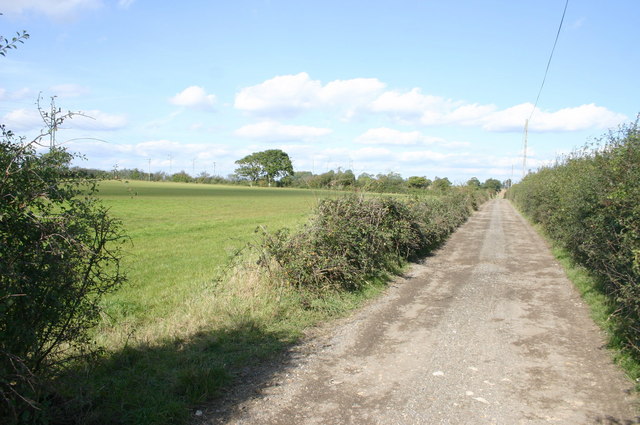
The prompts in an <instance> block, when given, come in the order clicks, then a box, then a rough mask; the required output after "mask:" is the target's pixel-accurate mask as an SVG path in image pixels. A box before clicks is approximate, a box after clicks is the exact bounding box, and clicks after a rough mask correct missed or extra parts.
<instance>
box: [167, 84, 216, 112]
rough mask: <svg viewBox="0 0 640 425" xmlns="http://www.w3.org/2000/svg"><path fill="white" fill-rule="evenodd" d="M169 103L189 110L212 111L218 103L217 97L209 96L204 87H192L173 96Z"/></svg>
mask: <svg viewBox="0 0 640 425" xmlns="http://www.w3.org/2000/svg"><path fill="white" fill-rule="evenodd" d="M169 101H170V102H171V103H172V104H174V105H178V106H186V107H188V108H200V109H210V108H212V107H213V105H214V104H215V102H216V96H215V95H213V94H207V92H206V91H205V90H204V89H203V88H202V87H199V86H190V87H187V88H186V89H184V90H182V91H181V92H180V93H178V94H176V95H175V96H173V97H172V98H171V99H169Z"/></svg>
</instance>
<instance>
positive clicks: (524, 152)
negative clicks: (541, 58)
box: [522, 0, 569, 178]
mask: <svg viewBox="0 0 640 425" xmlns="http://www.w3.org/2000/svg"><path fill="white" fill-rule="evenodd" d="M568 6H569V0H566V2H565V3H564V10H563V11H562V18H561V19H560V25H558V32H556V39H555V41H554V42H553V48H552V49H551V54H550V55H549V60H548V61H547V68H546V69H545V70H544V77H543V78H542V84H540V90H538V95H537V96H536V102H535V103H534V104H533V109H531V114H529V118H527V119H526V121H525V123H524V147H523V149H522V177H523V178H524V176H525V175H526V174H527V142H528V137H529V121H531V117H533V114H534V112H535V111H536V108H537V107H538V101H539V100H540V94H542V89H543V88H544V83H545V82H546V81H547V74H549V67H550V66H551V59H553V53H554V52H555V51H556V45H557V44H558V39H559V38H560V31H561V30H562V24H563V23H564V17H565V15H566V14H567V7H568Z"/></svg>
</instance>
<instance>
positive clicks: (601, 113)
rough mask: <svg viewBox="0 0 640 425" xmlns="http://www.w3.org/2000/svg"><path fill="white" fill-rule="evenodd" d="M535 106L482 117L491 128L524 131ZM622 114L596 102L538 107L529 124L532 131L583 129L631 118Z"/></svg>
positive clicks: (610, 125)
mask: <svg viewBox="0 0 640 425" xmlns="http://www.w3.org/2000/svg"><path fill="white" fill-rule="evenodd" d="M532 108H533V105H532V104H530V103H523V104H520V105H516V106H512V107H510V108H507V109H504V110H502V111H496V112H494V113H491V114H488V115H487V116H486V117H484V118H482V122H483V124H482V127H483V128H484V129H485V130H488V131H523V129H524V124H525V121H526V120H527V119H528V118H529V116H530V115H531V110H532ZM627 120H628V118H627V116H626V115H623V114H618V113H615V112H612V111H610V110H608V109H607V108H604V107H602V106H596V105H595V104H593V103H591V104H587V105H581V106H577V107H572V108H564V109H560V110H558V111H555V112H546V111H541V110H540V109H536V111H535V112H534V114H533V116H532V118H531V121H530V123H529V131H532V132H546V131H579V130H586V129H590V128H598V129H604V128H611V127H615V126H617V125H619V124H620V123H622V122H624V121H627Z"/></svg>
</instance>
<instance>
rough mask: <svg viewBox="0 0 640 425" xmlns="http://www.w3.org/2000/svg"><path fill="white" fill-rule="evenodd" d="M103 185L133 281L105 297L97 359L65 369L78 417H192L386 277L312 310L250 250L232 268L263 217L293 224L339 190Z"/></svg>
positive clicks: (157, 420) (136, 420) (140, 420)
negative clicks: (268, 277)
mask: <svg viewBox="0 0 640 425" xmlns="http://www.w3.org/2000/svg"><path fill="white" fill-rule="evenodd" d="M99 195H100V197H101V198H102V199H103V201H104V203H105V204H106V205H107V206H108V207H109V208H110V210H111V213H112V215H113V216H114V217H117V218H120V219H121V220H122V222H123V225H124V227H125V229H126V231H127V234H128V235H129V237H130V238H131V240H130V242H128V243H127V244H126V245H125V247H126V251H125V257H124V259H123V268H124V270H125V271H126V273H127V275H128V277H129V283H127V284H126V285H125V286H123V287H122V288H120V289H119V290H118V291H117V292H115V293H113V294H109V295H108V296H107V297H106V298H105V300H104V306H105V314H104V316H103V321H102V323H101V324H100V325H99V326H98V328H97V329H96V330H95V333H94V339H95V340H96V342H97V344H98V345H99V346H101V347H104V352H103V354H102V355H101V357H100V358H99V360H98V361H97V362H96V363H94V364H93V366H91V367H89V366H88V365H85V364H82V365H78V367H77V368H75V369H73V370H71V371H70V372H69V373H68V374H67V375H66V376H65V377H64V378H63V382H66V389H67V390H66V391H67V394H66V395H67V397H69V398H70V399H72V400H73V403H74V405H73V406H71V407H70V409H71V410H72V412H73V413H72V414H73V415H74V416H75V417H76V418H77V420H78V421H79V423H82V422H84V423H123V424H124V423H128V424H175V423H183V422H184V421H185V420H187V418H188V417H189V415H191V414H192V413H193V408H194V407H195V406H198V405H199V403H203V402H205V401H208V400H211V399H212V398H214V397H215V396H216V394H218V393H219V391H220V390H221V388H223V387H224V385H225V384H226V383H227V382H229V380H231V379H233V377H234V375H235V372H236V371H237V370H239V369H241V368H243V367H245V366H247V365H249V364H254V363H255V362H256V361H259V360H260V359H264V358H266V357H269V356H270V355H272V354H273V353H275V352H278V351H279V350H281V349H282V348H283V347H284V346H286V345H287V344H290V343H292V342H293V341H295V340H296V339H297V338H298V337H299V336H300V335H301V333H302V332H303V330H304V329H305V328H306V327H308V326H309V325H311V324H313V323H317V322H318V321H320V320H324V319H326V318H328V317H333V316H336V315H340V314H343V313H344V312H347V311H348V310H350V309H352V308H353V307H354V306H356V305H358V304H359V303H361V302H362V300H364V299H366V298H368V297H370V296H372V295H374V294H375V293H377V292H379V291H380V290H381V288H382V287H383V285H382V284H372V285H371V286H370V287H368V288H365V289H364V290H363V291H360V292H357V293H344V294H335V295H334V296H331V297H326V298H320V299H313V300H312V303H313V305H312V306H311V308H310V306H309V300H308V299H303V298H304V297H305V295H304V293H302V292H301V291H295V290H293V289H292V288H289V287H286V286H282V287H277V286H276V287H274V286H273V283H272V282H266V281H265V280H264V276H262V275H260V274H259V273H257V272H252V270H251V263H246V261H248V260H250V258H251V255H250V254H249V253H247V252H243V253H242V255H241V256H240V257H239V258H242V259H243V261H245V263H244V264H243V265H242V267H240V268H231V267H229V265H230V261H231V259H232V258H233V257H234V255H235V253H237V252H238V251H239V250H242V249H243V247H245V246H246V245H247V244H248V243H250V242H251V241H252V240H255V238H256V237H257V235H256V233H255V229H256V228H257V227H258V226H266V227H267V228H269V229H270V230H275V229H277V228H280V227H283V226H286V227H296V226H297V225H299V224H301V223H302V222H304V221H305V220H306V218H307V217H308V216H309V214H310V213H311V211H312V209H313V208H314V207H315V205H316V204H317V201H318V199H319V198H321V197H327V196H339V195H335V194H332V193H331V192H326V191H322V192H314V191H311V190H295V189H276V188H273V189H270V188H248V187H233V186H217V185H196V184H176V183H147V182H138V181H132V182H129V183H127V182H121V181H109V182H103V183H101V185H100V193H99ZM253 264H255V261H254V263H253Z"/></svg>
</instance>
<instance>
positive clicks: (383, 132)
mask: <svg viewBox="0 0 640 425" xmlns="http://www.w3.org/2000/svg"><path fill="white" fill-rule="evenodd" d="M355 142H356V143H359V144H364V145H404V146H408V145H418V144H431V143H444V142H445V140H444V139H441V138H438V137H428V136H425V135H424V134H422V133H421V132H419V131H399V130H395V129H392V128H387V127H380V128H372V129H370V130H367V131H366V132H364V133H363V134H361V135H360V136H358V137H356V139H355Z"/></svg>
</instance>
